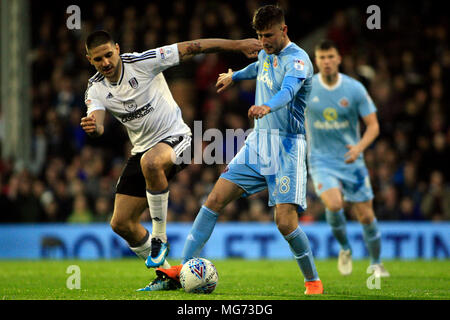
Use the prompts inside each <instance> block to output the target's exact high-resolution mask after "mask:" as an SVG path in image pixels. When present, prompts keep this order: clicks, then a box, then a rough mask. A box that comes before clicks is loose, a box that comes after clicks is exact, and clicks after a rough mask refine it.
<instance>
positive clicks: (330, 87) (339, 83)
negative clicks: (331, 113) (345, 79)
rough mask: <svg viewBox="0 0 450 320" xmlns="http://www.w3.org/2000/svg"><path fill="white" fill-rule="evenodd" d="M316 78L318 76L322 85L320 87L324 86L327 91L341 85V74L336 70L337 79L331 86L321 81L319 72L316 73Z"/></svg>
mask: <svg viewBox="0 0 450 320" xmlns="http://www.w3.org/2000/svg"><path fill="white" fill-rule="evenodd" d="M318 78H319V82H320V84H321V85H322V87H324V88H325V89H327V90H329V91H333V90H335V89H336V88H338V87H339V86H340V85H341V82H342V76H341V74H340V73H339V72H338V79H337V81H336V83H335V84H334V85H332V86H329V85H327V84H326V83H325V82H323V80H322V76H321V75H320V73H319V74H318Z"/></svg>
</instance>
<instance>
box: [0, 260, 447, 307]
mask: <svg viewBox="0 0 450 320" xmlns="http://www.w3.org/2000/svg"><path fill="white" fill-rule="evenodd" d="M169 262H170V263H171V264H176V263H178V260H169ZM213 263H214V264H215V265H216V267H217V270H218V272H219V283H218V286H217V288H216V290H215V291H214V292H213V293H212V294H209V295H205V294H188V293H185V292H184V291H183V290H181V289H180V290H176V291H164V292H136V291H135V290H136V289H137V288H141V287H143V286H145V285H146V284H147V283H148V282H149V281H150V280H152V279H153V278H154V277H155V273H154V271H153V270H148V269H147V268H146V267H145V266H144V263H143V262H142V261H140V260H138V259H131V258H130V259H121V260H95V261H89V260H87V261H86V260H84V261H82V260H39V261H22V260H14V261H4V260H3V261H0V299H1V300H210V299H211V300H380V299H382V300H397V299H401V300H413V299H420V300H428V299H430V300H449V299H450V273H449V270H450V261H449V260H431V261H429V260H428V261H425V260H416V261H405V260H403V261H400V260H387V261H385V262H384V265H385V266H386V268H387V269H388V270H389V272H390V273H391V277H390V278H382V279H381V281H380V288H379V289H376V288H374V289H369V288H368V287H367V279H368V277H369V276H370V275H369V274H367V273H366V268H367V266H368V260H357V261H353V273H352V275H350V276H347V277H343V276H341V275H340V274H339V272H338V271H337V268H336V264H337V262H336V260H317V261H316V266H317V269H318V271H319V275H320V278H321V280H322V282H323V284H324V288H325V294H324V295H320V296H305V295H304V294H303V292H304V290H305V289H304V285H303V277H302V275H301V273H300V270H299V268H298V266H297V264H296V263H295V261H294V260H280V261H275V260H239V259H228V260H213ZM71 265H77V266H78V267H79V268H80V289H68V288H67V285H66V282H67V279H68V277H70V276H71V274H70V273H66V272H67V269H68V267H69V266H71ZM372 283H373V284H375V282H372Z"/></svg>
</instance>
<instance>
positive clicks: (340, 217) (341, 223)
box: [325, 209, 352, 251]
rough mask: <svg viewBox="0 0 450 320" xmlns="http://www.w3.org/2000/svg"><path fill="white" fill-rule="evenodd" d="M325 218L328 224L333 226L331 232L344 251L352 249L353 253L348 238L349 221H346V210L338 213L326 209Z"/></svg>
mask: <svg viewBox="0 0 450 320" xmlns="http://www.w3.org/2000/svg"><path fill="white" fill-rule="evenodd" d="M325 217H326V219H327V222H328V224H329V225H330V226H331V232H332V233H333V235H334V237H335V238H336V240H337V241H338V242H339V244H340V245H341V248H342V249H344V250H348V249H350V251H351V249H352V248H351V246H350V243H349V241H348V237H347V225H346V222H347V221H346V219H345V214H344V209H341V210H339V211H338V212H333V211H330V210H328V209H325Z"/></svg>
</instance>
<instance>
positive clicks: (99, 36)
mask: <svg viewBox="0 0 450 320" xmlns="http://www.w3.org/2000/svg"><path fill="white" fill-rule="evenodd" d="M108 42H111V43H112V44H114V40H113V38H112V36H111V35H110V34H109V33H108V32H107V31H105V30H97V31H94V32H92V33H91V34H90V35H89V36H88V37H87V39H86V51H88V52H89V50H90V49H92V48H95V47H98V46H101V45H102V44H105V43H108Z"/></svg>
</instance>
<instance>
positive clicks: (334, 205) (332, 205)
mask: <svg viewBox="0 0 450 320" xmlns="http://www.w3.org/2000/svg"><path fill="white" fill-rule="evenodd" d="M326 207H327V209H328V210H330V211H331V212H338V211H339V210H341V209H342V208H343V203H342V201H339V200H336V201H331V202H329V203H327V206H326Z"/></svg>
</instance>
